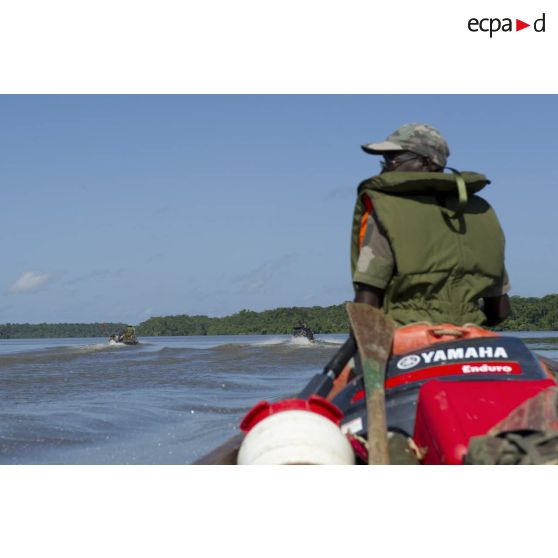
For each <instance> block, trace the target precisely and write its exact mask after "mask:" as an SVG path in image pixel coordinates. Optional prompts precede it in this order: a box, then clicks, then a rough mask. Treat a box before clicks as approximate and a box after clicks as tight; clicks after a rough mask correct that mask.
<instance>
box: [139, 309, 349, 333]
mask: <svg viewBox="0 0 558 558" xmlns="http://www.w3.org/2000/svg"><path fill="white" fill-rule="evenodd" d="M299 322H304V323H306V325H308V326H309V327H310V328H312V329H313V330H314V331H315V332H316V333H338V332H344V331H348V328H349V322H348V320H347V314H346V312H345V305H344V304H338V305H337V306H328V307H326V308H323V307H321V306H312V307H311V308H302V307H293V308H276V309H275V310H265V311H264V312H251V311H249V310H242V311H241V312H238V313H237V314H233V315H232V316H225V317H224V318H209V317H207V316H187V315H181V316H165V317H160V318H150V319H149V320H147V321H145V322H143V323H141V324H140V325H139V326H138V328H137V334H138V335H154V336H157V335H241V334H242V335H265V334H269V333H285V334H287V333H291V332H292V330H293V327H294V326H296V325H298V323H299Z"/></svg>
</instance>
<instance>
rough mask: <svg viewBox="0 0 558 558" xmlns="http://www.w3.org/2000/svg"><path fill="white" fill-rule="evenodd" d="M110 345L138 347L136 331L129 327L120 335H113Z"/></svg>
mask: <svg viewBox="0 0 558 558" xmlns="http://www.w3.org/2000/svg"><path fill="white" fill-rule="evenodd" d="M109 343H123V344H124V345H137V344H138V343H139V341H138V338H137V337H136V330H135V328H134V327H133V326H127V327H126V328H125V329H124V330H122V331H121V332H119V333H113V334H112V335H111V336H110V337H109Z"/></svg>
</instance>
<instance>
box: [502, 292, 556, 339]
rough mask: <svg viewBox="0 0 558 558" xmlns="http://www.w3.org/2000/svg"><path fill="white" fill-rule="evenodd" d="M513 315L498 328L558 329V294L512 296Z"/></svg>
mask: <svg viewBox="0 0 558 558" xmlns="http://www.w3.org/2000/svg"><path fill="white" fill-rule="evenodd" d="M511 306H512V313H511V316H510V317H509V318H508V319H507V320H506V321H505V322H504V323H503V324H502V326H501V327H500V328H498V329H502V330H506V331H558V294H550V295H546V296H543V297H542V298H535V297H528V298H523V297H521V296H512V297H511Z"/></svg>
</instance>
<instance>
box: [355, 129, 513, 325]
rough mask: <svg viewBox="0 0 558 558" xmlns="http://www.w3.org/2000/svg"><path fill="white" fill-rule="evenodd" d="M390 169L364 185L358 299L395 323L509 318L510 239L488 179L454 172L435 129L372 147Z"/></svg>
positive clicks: (368, 148) (358, 222) (358, 225)
mask: <svg viewBox="0 0 558 558" xmlns="http://www.w3.org/2000/svg"><path fill="white" fill-rule="evenodd" d="M362 149H363V150H364V151H365V152H366V153H370V154H372V155H380V156H383V161H382V163H381V164H382V171H381V173H380V174H379V175H378V176H374V177H372V178H369V179H367V180H365V181H363V182H362V183H361V184H360V185H359V187H358V197H357V202H356V206H355V212H354V218H353V227H352V239H351V268H352V278H353V284H354V288H355V293H356V296H355V301H356V302H365V303H367V304H371V305H372V306H374V307H376V308H380V307H383V309H384V311H385V312H386V313H387V314H389V315H390V316H391V317H392V318H393V320H394V321H395V323H396V325H398V326H401V325H406V324H409V323H414V322H421V321H426V322H430V323H432V324H441V323H453V324H456V325H464V324H467V323H473V324H477V325H485V326H492V325H496V324H498V323H500V322H501V321H503V320H504V319H505V318H506V317H507V316H508V315H509V313H510V302H509V298H508V295H507V294H506V293H507V292H508V291H509V288H510V287H509V282H508V276H507V273H506V269H505V265H504V243H505V240H504V233H503V232H502V229H501V227H500V223H499V222H498V218H497V217H496V214H495V212H494V210H493V209H492V208H491V207H490V205H489V204H488V203H487V202H486V201H485V200H484V199H483V198H481V197H480V196H478V195H477V192H479V191H480V190H482V189H483V188H484V187H485V186H486V185H488V184H490V181H489V180H488V179H487V178H486V177H485V176H483V175H482V174H478V173H474V172H457V171H455V170H454V169H448V170H449V171H450V172H444V169H445V168H446V161H447V157H448V156H449V148H448V144H447V142H446V140H445V139H444V138H443V137H442V135H441V134H440V133H439V132H438V130H436V129H435V128H433V127H431V126H429V125H426V124H406V125H404V126H401V127H400V128H398V129H397V130H396V131H395V132H393V133H392V134H391V135H390V136H389V137H388V138H387V139H386V140H385V141H383V142H378V143H370V144H367V145H363V146H362Z"/></svg>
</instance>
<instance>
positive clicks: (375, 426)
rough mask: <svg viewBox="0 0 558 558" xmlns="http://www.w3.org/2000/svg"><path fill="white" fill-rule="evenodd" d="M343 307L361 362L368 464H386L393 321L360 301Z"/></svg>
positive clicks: (387, 459)
mask: <svg viewBox="0 0 558 558" xmlns="http://www.w3.org/2000/svg"><path fill="white" fill-rule="evenodd" d="M346 308H347V314H348V315H349V320H350V322H351V326H352V329H353V334H354V336H355V339H356V342H357V346H358V352H359V355H360V359H361V361H362V369H363V376H364V388H365V390H366V412H367V415H368V464H369V465H388V464H389V452H388V439H387V421H386V403H385V397H384V381H385V379H384V377H385V366H386V362H387V360H388V358H389V354H390V352H391V343H392V340H393V332H394V326H393V321H392V320H391V318H389V317H388V316H387V315H386V314H385V313H384V312H383V311H382V310H378V309H377V308H373V307H372V306H370V305H369V304H363V303H362V302H349V303H347V306H346Z"/></svg>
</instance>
